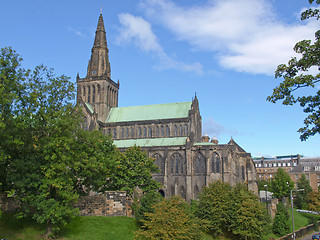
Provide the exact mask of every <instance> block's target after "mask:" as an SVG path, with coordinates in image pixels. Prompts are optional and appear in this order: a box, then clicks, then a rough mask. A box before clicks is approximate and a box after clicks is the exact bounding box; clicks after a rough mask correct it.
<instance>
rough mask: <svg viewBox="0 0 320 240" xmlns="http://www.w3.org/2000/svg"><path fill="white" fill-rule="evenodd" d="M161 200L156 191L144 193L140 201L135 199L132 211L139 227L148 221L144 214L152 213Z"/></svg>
mask: <svg viewBox="0 0 320 240" xmlns="http://www.w3.org/2000/svg"><path fill="white" fill-rule="evenodd" d="M161 200H163V197H162V196H161V195H160V193H158V192H157V191H149V192H146V193H145V194H143V196H142V197H141V198H140V199H137V198H136V199H135V203H134V204H133V206H132V209H133V212H134V217H135V219H136V222H137V224H138V226H139V227H141V226H142V225H143V221H146V220H149V218H148V217H147V216H146V214H147V213H154V212H155V209H154V206H155V205H156V204H158V203H159V202H160V201H161Z"/></svg>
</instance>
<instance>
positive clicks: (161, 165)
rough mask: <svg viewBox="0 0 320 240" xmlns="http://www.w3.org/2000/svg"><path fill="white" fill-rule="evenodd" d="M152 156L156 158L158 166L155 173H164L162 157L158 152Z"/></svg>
mask: <svg viewBox="0 0 320 240" xmlns="http://www.w3.org/2000/svg"><path fill="white" fill-rule="evenodd" d="M153 157H154V158H155V159H156V165H157V166H158V168H159V170H160V171H159V172H158V173H157V174H162V175H163V174H164V168H165V161H164V159H162V157H161V156H160V154H157V153H156V154H155V155H153Z"/></svg>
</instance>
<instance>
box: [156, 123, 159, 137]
mask: <svg viewBox="0 0 320 240" xmlns="http://www.w3.org/2000/svg"><path fill="white" fill-rule="evenodd" d="M156 131H157V132H156V134H157V137H159V135H160V129H159V126H157V130H156Z"/></svg>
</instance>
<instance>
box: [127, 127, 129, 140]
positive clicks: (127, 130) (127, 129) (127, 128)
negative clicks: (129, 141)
mask: <svg viewBox="0 0 320 240" xmlns="http://www.w3.org/2000/svg"><path fill="white" fill-rule="evenodd" d="M127 138H129V128H127Z"/></svg>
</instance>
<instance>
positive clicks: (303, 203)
mask: <svg viewBox="0 0 320 240" xmlns="http://www.w3.org/2000/svg"><path fill="white" fill-rule="evenodd" d="M297 188H298V189H304V190H303V191H299V192H296V197H295V199H294V204H295V207H297V208H298V209H307V208H308V204H307V197H308V194H309V193H310V192H312V188H311V186H310V182H309V180H308V179H307V176H306V175H305V174H304V173H303V174H301V176H300V178H299V180H298V182H297Z"/></svg>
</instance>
